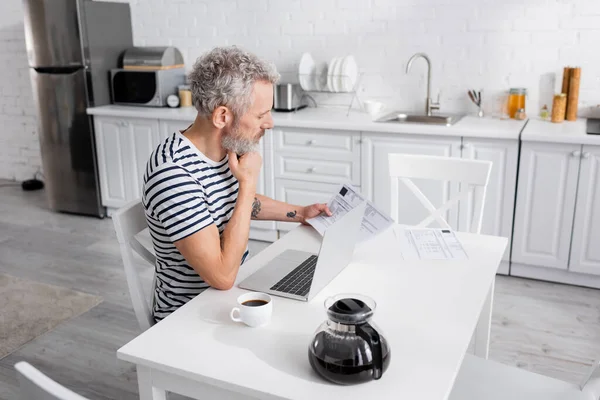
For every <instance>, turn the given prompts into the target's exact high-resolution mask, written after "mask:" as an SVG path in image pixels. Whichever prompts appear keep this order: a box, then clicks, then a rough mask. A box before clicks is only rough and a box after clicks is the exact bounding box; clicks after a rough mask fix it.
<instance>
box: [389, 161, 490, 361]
mask: <svg viewBox="0 0 600 400" xmlns="http://www.w3.org/2000/svg"><path fill="white" fill-rule="evenodd" d="M388 162H389V172H390V196H391V197H390V205H391V217H392V219H393V220H394V221H396V222H399V221H398V210H399V207H400V206H401V205H400V204H398V197H399V193H398V189H399V186H398V183H399V181H400V182H402V183H403V184H404V185H406V186H407V188H408V189H409V190H410V191H411V192H412V193H413V194H414V195H415V197H416V198H417V199H418V200H419V202H420V203H421V204H422V205H423V207H425V209H427V210H428V211H429V212H430V214H429V216H428V217H426V218H425V219H424V220H423V221H421V222H420V223H419V224H417V227H427V226H429V225H430V224H431V223H433V222H434V221H437V222H438V224H439V225H440V227H441V228H445V229H452V227H451V226H450V225H449V224H448V222H447V221H446V220H445V219H444V218H443V217H442V215H443V213H445V212H446V211H447V210H449V209H450V208H451V207H452V206H455V205H456V206H459V205H460V203H459V202H460V201H467V200H468V199H469V196H472V198H473V202H474V207H473V215H471V216H463V218H465V221H469V220H470V221H472V222H471V224H470V229H469V232H471V233H481V221H482V219H483V208H484V203H485V194H486V189H487V184H488V182H489V179H490V172H491V170H492V162H491V161H481V160H463V159H460V158H450V157H438V156H426V155H414V154H389V155H388ZM412 179H426V180H434V181H448V182H451V183H457V184H459V191H458V194H456V195H455V196H454V197H451V198H450V199H449V200H448V201H447V202H446V203H444V204H442V205H441V206H440V207H438V208H436V207H435V206H434V205H433V204H431V201H429V199H428V198H427V197H426V196H425V195H424V194H423V192H422V191H421V190H420V189H419V188H418V187H417V185H416V184H415V183H414V182H413V181H412ZM475 188H479V190H475ZM463 208H465V207H463ZM400 222H401V221H400ZM493 295H494V284H493V283H492V287H491V288H490V291H489V293H488V296H487V299H486V303H485V305H484V306H483V309H482V311H481V314H480V316H479V323H478V324H477V328H476V329H475V334H474V338H473V341H472V345H473V352H474V354H475V355H477V356H479V357H482V358H485V359H487V358H488V354H489V345H490V328H491V324H492V306H493V304H492V300H493Z"/></svg>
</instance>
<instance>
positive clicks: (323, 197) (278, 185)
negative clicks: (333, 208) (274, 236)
mask: <svg viewBox="0 0 600 400" xmlns="http://www.w3.org/2000/svg"><path fill="white" fill-rule="evenodd" d="M338 188H339V185H338V184H334V183H316V182H304V181H292V180H286V179H277V180H276V181H275V199H276V200H279V201H284V202H286V203H289V204H293V205H298V206H306V205H310V204H314V203H327V202H329V200H330V199H331V197H333V195H334V194H335V192H336V190H337V189H338ZM358 189H360V188H358ZM296 226H298V223H293V222H277V229H279V230H282V231H289V230H292V229H293V228H295V227H296Z"/></svg>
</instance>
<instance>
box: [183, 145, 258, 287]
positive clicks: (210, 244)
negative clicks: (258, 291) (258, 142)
mask: <svg viewBox="0 0 600 400" xmlns="http://www.w3.org/2000/svg"><path fill="white" fill-rule="evenodd" d="M260 165H261V158H260V155H258V153H248V154H245V155H244V156H242V157H240V159H239V161H238V159H237V156H236V155H235V154H230V155H229V166H230V169H231V172H232V173H233V174H234V176H235V177H236V178H237V179H238V181H239V190H238V197H237V201H236V204H235V207H234V209H233V214H232V216H231V218H230V219H229V222H228V223H227V226H226V227H225V229H224V231H223V234H222V235H221V237H220V238H219V230H218V229H217V227H216V226H215V225H214V224H213V225H210V226H208V227H206V228H204V229H202V230H200V231H198V232H196V233H194V234H193V235H190V236H188V237H186V238H184V239H181V240H179V241H177V242H175V243H174V244H175V247H177V250H179V252H180V253H181V254H182V255H183V257H185V259H186V261H187V262H188V264H189V265H190V266H191V267H192V268H194V270H195V271H196V272H197V273H198V275H200V277H202V279H203V280H204V281H205V282H206V283H208V284H209V285H210V286H211V287H213V288H215V289H220V290H228V289H230V288H231V287H232V286H233V284H234V283H235V278H236V277H237V273H238V270H239V268H240V263H241V261H242V256H243V255H244V252H245V250H246V246H247V244H248V234H249V232H250V216H251V213H252V202H253V200H254V197H255V191H256V180H257V178H258V172H259V171H260Z"/></svg>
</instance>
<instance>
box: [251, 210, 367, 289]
mask: <svg viewBox="0 0 600 400" xmlns="http://www.w3.org/2000/svg"><path fill="white" fill-rule="evenodd" d="M365 207H366V202H363V203H362V204H360V205H359V206H357V207H355V208H354V209H352V210H351V211H349V212H347V213H346V214H345V215H344V216H342V217H341V218H340V219H339V220H337V221H335V222H334V223H333V224H332V225H331V226H329V227H328V228H327V230H326V231H325V234H324V235H323V241H322V242H321V247H320V249H319V254H314V253H310V252H306V251H300V250H292V249H288V250H285V251H284V252H282V253H281V254H279V255H277V256H276V257H275V258H273V259H271V260H270V261H269V262H268V263H267V264H266V265H265V266H264V267H262V268H261V269H259V270H258V271H256V272H255V273H254V274H252V275H250V276H249V277H247V278H246V279H244V280H243V281H242V282H240V284H239V287H240V288H242V289H248V290H255V291H258V292H263V293H269V294H272V295H275V296H280V297H287V298H290V299H295V300H301V301H310V300H311V299H312V298H313V297H315V296H316V295H317V294H318V293H319V292H320V291H321V290H322V289H323V288H324V287H325V286H327V284H328V283H329V282H331V281H332V280H333V278H335V277H336V276H337V275H338V274H339V273H340V272H342V270H343V269H344V268H346V266H347V265H348V264H349V263H350V261H352V254H353V253H354V247H355V245H356V242H357V241H358V237H359V232H360V226H361V223H362V219H363V216H364V214H365ZM331 218H333V217H331Z"/></svg>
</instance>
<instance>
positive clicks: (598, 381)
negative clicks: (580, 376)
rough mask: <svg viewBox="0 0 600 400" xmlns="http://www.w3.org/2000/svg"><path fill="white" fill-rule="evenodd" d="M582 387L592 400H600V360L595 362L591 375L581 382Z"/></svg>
mask: <svg viewBox="0 0 600 400" xmlns="http://www.w3.org/2000/svg"><path fill="white" fill-rule="evenodd" d="M580 387H581V391H582V392H583V393H585V394H587V395H589V396H590V398H591V399H594V400H600V360H596V361H594V364H593V365H592V368H591V369H590V373H589V374H588V375H587V376H586V378H585V379H584V380H583V382H581V386H580Z"/></svg>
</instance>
